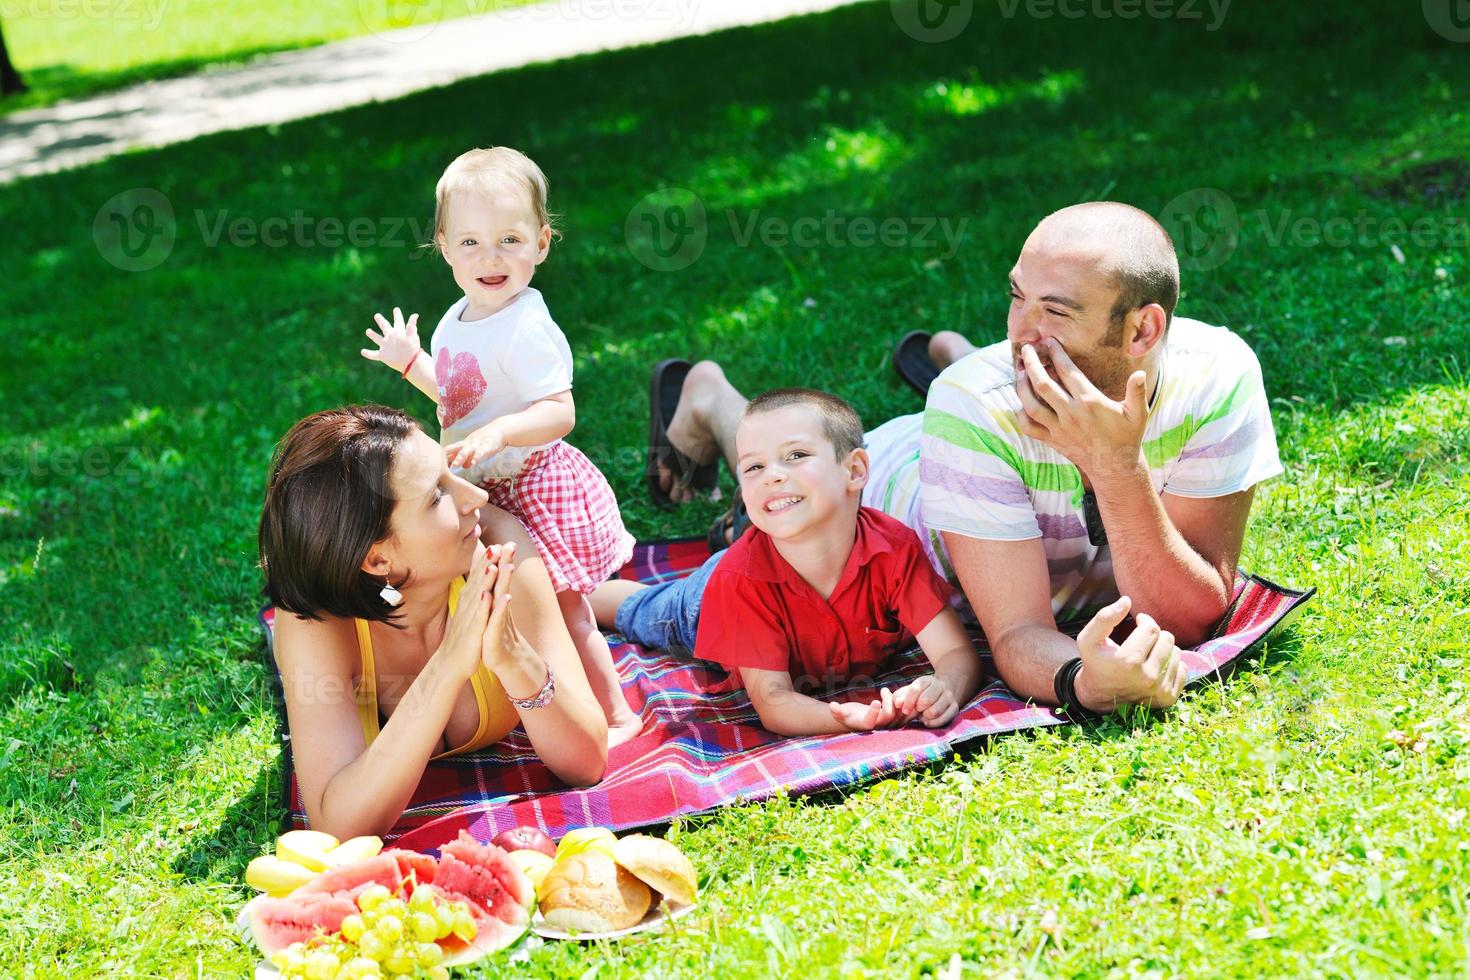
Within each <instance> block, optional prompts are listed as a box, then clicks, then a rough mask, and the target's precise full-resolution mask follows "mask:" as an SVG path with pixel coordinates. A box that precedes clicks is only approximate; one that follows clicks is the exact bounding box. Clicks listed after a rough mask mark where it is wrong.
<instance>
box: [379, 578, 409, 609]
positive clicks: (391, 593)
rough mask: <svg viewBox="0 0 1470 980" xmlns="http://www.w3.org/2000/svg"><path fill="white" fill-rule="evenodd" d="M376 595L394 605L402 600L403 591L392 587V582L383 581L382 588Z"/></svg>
mask: <svg viewBox="0 0 1470 980" xmlns="http://www.w3.org/2000/svg"><path fill="white" fill-rule="evenodd" d="M378 595H380V596H382V597H383V601H384V602H386V603H387V604H388V605H390V606H396V605H398V604H399V603H400V602H402V601H403V593H402V592H399V591H398V590H397V589H395V588H393V583H392V582H384V583H383V588H382V589H380V590H379V591H378Z"/></svg>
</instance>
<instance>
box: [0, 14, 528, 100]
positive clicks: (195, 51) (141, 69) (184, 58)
mask: <svg viewBox="0 0 1470 980" xmlns="http://www.w3.org/2000/svg"><path fill="white" fill-rule="evenodd" d="M528 2H534V0H310V2H303V0H263V2H262V0H257V2H252V3H220V2H216V0H18V2H15V3H11V4H7V5H5V6H0V22H3V26H4V28H5V41H6V46H7V48H8V49H9V51H10V58H11V60H12V61H13V62H14V63H15V65H16V68H17V70H19V71H20V73H21V77H22V78H24V79H25V82H26V84H27V85H28V86H29V88H30V91H29V92H27V93H25V94H23V95H16V96H10V97H8V98H5V99H3V100H0V112H9V111H12V110H14V109H21V108H31V107H34V106H40V105H48V104H50V103H52V102H55V101H57V100H59V99H64V98H75V97H77V96H83V95H91V94H94V93H96V92H101V91H106V90H109V89H116V88H121V87H123V86H126V85H133V84H137V83H139V82H145V81H151V80H153V79H156V78H167V77H170V76H173V75H185V74H189V73H190V72H195V71H199V70H201V69H203V68H206V67H209V66H211V65H216V64H221V63H230V62H237V61H244V60H246V59H248V58H251V57H253V56H255V55H260V54H267V53H270V52H274V51H285V50H289V49H293V48H303V47H310V46H312V45H315V44H322V43H324V42H326V41H339V40H342V39H343V38H349V37H357V36H359V35H362V34H367V33H369V32H385V31H392V30H394V29H395V28H400V27H410V26H423V25H427V24H429V23H431V22H432V21H435V20H440V19H448V18H452V17H469V16H477V15H481V14H485V13H492V12H494V11H496V10H503V9H505V8H507V7H512V6H519V5H521V4H524V3H528Z"/></svg>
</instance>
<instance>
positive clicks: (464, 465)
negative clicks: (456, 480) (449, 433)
mask: <svg viewBox="0 0 1470 980" xmlns="http://www.w3.org/2000/svg"><path fill="white" fill-rule="evenodd" d="M504 448H505V436H504V435H502V434H501V431H500V427H499V426H498V425H496V424H495V423H494V422H491V423H490V424H489V425H487V426H484V427H482V428H479V429H476V430H475V431H474V432H471V433H470V434H469V436H468V437H466V438H464V439H461V440H460V441H459V442H452V443H450V444H449V445H447V446H445V447H444V458H445V459H446V460H447V461H448V463H449V465H450V467H451V468H455V469H462V470H467V469H469V468H470V467H472V466H475V465H476V464H478V463H480V462H482V461H484V460H487V459H489V458H490V457H491V456H494V455H495V454H496V453H498V452H500V451H501V450H503V449H504Z"/></svg>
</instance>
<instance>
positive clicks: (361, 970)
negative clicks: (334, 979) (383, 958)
mask: <svg viewBox="0 0 1470 980" xmlns="http://www.w3.org/2000/svg"><path fill="white" fill-rule="evenodd" d="M382 975H383V968H382V967H380V966H378V961H377V960H370V959H368V958H367V957H366V956H358V957H355V958H353V959H350V960H348V961H347V962H346V963H345V964H343V966H342V972H341V973H339V974H337V976H339V977H345V978H346V980H360V978H362V977H380V976H382Z"/></svg>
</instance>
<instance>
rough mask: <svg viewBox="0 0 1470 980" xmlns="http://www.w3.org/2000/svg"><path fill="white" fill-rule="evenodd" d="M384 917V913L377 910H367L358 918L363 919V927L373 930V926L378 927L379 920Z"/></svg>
mask: <svg viewBox="0 0 1470 980" xmlns="http://www.w3.org/2000/svg"><path fill="white" fill-rule="evenodd" d="M382 917H383V913H382V912H380V911H379V910H378V909H377V908H373V909H369V910H365V911H363V912H362V913H361V914H360V915H359V916H358V918H360V919H362V924H363V926H365V927H366V928H368V929H371V928H372V927H373V926H375V925H377V924H378V920H379V919H381V918H382Z"/></svg>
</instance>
